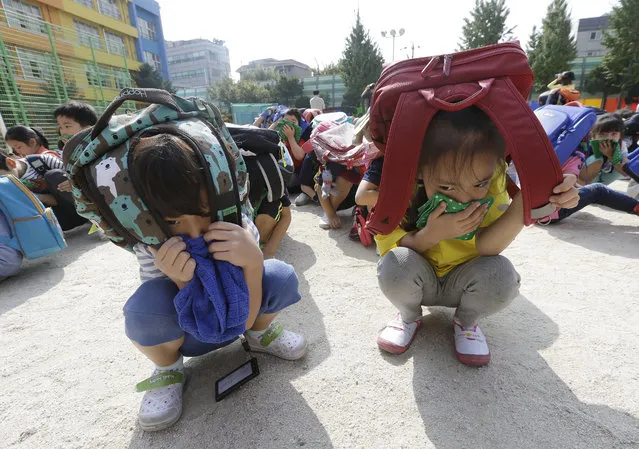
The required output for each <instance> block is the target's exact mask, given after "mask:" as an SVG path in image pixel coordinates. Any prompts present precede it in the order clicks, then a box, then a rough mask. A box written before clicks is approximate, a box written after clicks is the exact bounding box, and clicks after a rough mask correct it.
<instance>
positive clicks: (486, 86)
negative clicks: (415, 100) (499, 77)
mask: <svg viewBox="0 0 639 449" xmlns="http://www.w3.org/2000/svg"><path fill="white" fill-rule="evenodd" d="M494 81H495V78H488V79H485V80H481V81H478V82H477V84H479V87H480V89H479V90H478V91H476V92H475V93H474V94H472V95H470V96H469V97H467V98H465V99H464V100H462V101H459V102H455V103H451V102H449V101H446V100H442V99H441V98H438V97H437V95H436V94H435V89H434V88H430V89H422V90H420V91H419V93H420V94H422V96H423V97H424V99H425V100H426V101H427V102H429V103H430V104H431V105H433V106H434V107H435V108H437V109H441V110H443V111H449V112H456V111H461V110H462V109H466V108H467V107H469V106H472V105H474V104H475V103H477V102H478V101H479V100H481V99H482V98H484V97H485V96H486V94H488V92H489V91H490V87H491V86H492V85H493V82H494Z"/></svg>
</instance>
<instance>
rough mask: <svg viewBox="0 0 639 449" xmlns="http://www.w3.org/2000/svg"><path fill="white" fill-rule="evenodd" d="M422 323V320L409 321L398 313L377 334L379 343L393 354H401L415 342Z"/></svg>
mask: <svg viewBox="0 0 639 449" xmlns="http://www.w3.org/2000/svg"><path fill="white" fill-rule="evenodd" d="M421 325H422V320H416V321H413V322H412V323H407V322H405V321H404V320H402V316H401V315H400V314H399V313H398V314H397V316H396V317H395V319H394V320H393V321H391V322H390V323H388V324H387V325H386V327H385V328H384V329H383V330H382V331H381V332H380V333H379V335H378V336H377V345H378V346H379V347H380V348H382V349H383V350H384V351H386V352H390V353H391V354H401V353H402V352H405V351H406V350H407V349H408V347H409V346H410V344H411V343H412V342H413V339H414V338H415V334H416V333H417V329H418V328H419V326H421Z"/></svg>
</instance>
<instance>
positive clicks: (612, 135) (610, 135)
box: [592, 131, 621, 142]
mask: <svg viewBox="0 0 639 449" xmlns="http://www.w3.org/2000/svg"><path fill="white" fill-rule="evenodd" d="M592 138H593V139H597V140H606V139H608V140H614V141H615V142H619V141H620V140H621V133H620V132H619V131H613V132H609V133H601V134H596V135H593V136H592Z"/></svg>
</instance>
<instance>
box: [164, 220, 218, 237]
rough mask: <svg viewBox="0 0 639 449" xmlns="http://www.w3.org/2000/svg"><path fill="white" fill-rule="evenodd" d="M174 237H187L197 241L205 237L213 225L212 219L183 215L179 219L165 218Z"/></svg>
mask: <svg viewBox="0 0 639 449" xmlns="http://www.w3.org/2000/svg"><path fill="white" fill-rule="evenodd" d="M164 220H165V221H166V223H167V224H168V225H169V229H170V230H171V234H172V235H174V236H175V235H187V236H188V237H189V238H192V239H195V238H198V237H201V236H202V235H204V234H205V233H206V232H207V231H208V229H209V226H210V225H211V217H200V216H199V215H181V216H179V217H175V218H172V217H164Z"/></svg>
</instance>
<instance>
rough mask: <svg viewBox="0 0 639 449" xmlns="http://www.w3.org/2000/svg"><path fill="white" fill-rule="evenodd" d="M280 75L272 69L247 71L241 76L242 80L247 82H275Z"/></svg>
mask: <svg viewBox="0 0 639 449" xmlns="http://www.w3.org/2000/svg"><path fill="white" fill-rule="evenodd" d="M279 76H280V74H279V73H277V72H276V71H275V69H274V68H273V67H269V68H265V69H264V68H259V69H254V70H249V71H247V72H246V73H244V74H243V76H242V79H244V80H247V81H262V82H263V81H277V79H278V78H279Z"/></svg>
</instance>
